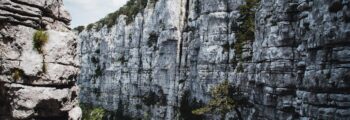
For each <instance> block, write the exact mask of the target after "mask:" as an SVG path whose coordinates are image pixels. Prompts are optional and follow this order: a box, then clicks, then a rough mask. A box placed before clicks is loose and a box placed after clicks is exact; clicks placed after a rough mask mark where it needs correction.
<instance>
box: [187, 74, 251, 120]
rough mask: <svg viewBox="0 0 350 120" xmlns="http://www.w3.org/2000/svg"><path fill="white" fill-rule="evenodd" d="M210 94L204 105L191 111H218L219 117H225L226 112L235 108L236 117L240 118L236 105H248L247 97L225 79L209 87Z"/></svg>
mask: <svg viewBox="0 0 350 120" xmlns="http://www.w3.org/2000/svg"><path fill="white" fill-rule="evenodd" d="M211 96H212V99H211V100H210V101H209V103H208V104H207V105H206V106H204V107H201V108H199V109H196V110H193V111H192V113H193V114H196V115H204V114H206V113H213V114H214V113H215V114H216V113H219V114H220V115H221V119H225V116H226V114H227V113H229V112H231V111H233V110H235V112H236V113H237V117H238V119H240V120H242V117H241V113H240V111H239V110H238V107H247V106H249V102H248V99H247V97H245V96H243V95H242V94H241V92H240V91H239V89H238V88H237V87H235V86H233V85H231V84H230V83H229V82H228V81H227V80H225V81H224V82H222V83H220V84H218V85H217V86H215V87H214V88H213V89H211Z"/></svg>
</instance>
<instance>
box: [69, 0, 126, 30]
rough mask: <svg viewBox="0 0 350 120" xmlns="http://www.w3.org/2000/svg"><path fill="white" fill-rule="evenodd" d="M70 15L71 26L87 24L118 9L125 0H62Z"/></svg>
mask: <svg viewBox="0 0 350 120" xmlns="http://www.w3.org/2000/svg"><path fill="white" fill-rule="evenodd" d="M63 2H64V7H65V8H66V10H67V11H68V12H69V13H70V15H71V17H72V22H71V27H72V28H74V27H76V26H79V25H87V24H89V23H93V22H96V21H98V20H100V19H101V18H103V17H105V16H106V15H107V14H108V13H111V12H114V11H116V10H118V9H119V8H120V7H121V6H123V5H124V4H125V3H126V2H127V0H63Z"/></svg>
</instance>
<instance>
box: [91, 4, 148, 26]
mask: <svg viewBox="0 0 350 120" xmlns="http://www.w3.org/2000/svg"><path fill="white" fill-rule="evenodd" d="M147 1H148V0H129V1H128V2H127V3H126V5H124V6H123V7H121V8H120V9H119V10H117V11H115V12H113V13H110V14H108V15H107V16H106V17H104V18H102V19H101V20H99V21H97V22H96V23H94V24H90V25H88V26H87V30H91V29H92V28H93V26H95V29H96V31H99V30H100V29H101V28H102V27H104V26H105V25H106V26H107V28H111V27H112V26H113V25H115V24H117V19H118V17H119V16H120V15H126V16H127V18H126V24H130V23H131V22H132V21H133V20H134V18H135V16H136V15H137V13H139V12H141V11H142V10H144V8H146V6H147Z"/></svg>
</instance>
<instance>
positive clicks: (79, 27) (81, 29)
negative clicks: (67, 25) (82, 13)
mask: <svg viewBox="0 0 350 120" xmlns="http://www.w3.org/2000/svg"><path fill="white" fill-rule="evenodd" d="M84 29H85V26H78V27H75V28H74V29H73V30H75V31H78V33H81V32H82V31H84Z"/></svg>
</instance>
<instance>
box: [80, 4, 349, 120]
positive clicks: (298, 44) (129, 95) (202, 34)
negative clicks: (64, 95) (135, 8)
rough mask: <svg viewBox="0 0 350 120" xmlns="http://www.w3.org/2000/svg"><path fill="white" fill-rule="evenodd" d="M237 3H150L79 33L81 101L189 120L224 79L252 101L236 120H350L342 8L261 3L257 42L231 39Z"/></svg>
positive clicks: (344, 6) (236, 25)
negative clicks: (132, 15) (129, 17)
mask: <svg viewBox="0 0 350 120" xmlns="http://www.w3.org/2000/svg"><path fill="white" fill-rule="evenodd" d="M242 5H246V2H245V1H244V0H158V1H157V2H156V3H154V1H153V0H152V1H149V2H148V4H147V7H146V8H145V9H144V10H143V11H142V12H140V13H139V14H137V15H136V16H135V18H134V20H133V22H131V23H130V24H127V22H126V21H125V18H126V17H127V16H123V15H122V16H119V18H118V19H117V23H116V25H115V26H113V27H111V28H107V27H106V26H105V27H103V28H102V29H98V30H96V29H91V30H85V31H83V32H81V33H80V34H79V39H80V40H81V44H80V46H81V57H82V59H81V62H82V63H81V70H82V71H81V75H80V77H79V84H80V86H81V96H80V100H81V101H82V102H83V103H87V104H92V105H95V106H102V107H104V108H106V109H108V110H110V111H118V110H119V111H120V110H123V113H124V115H129V116H132V117H139V118H144V119H148V118H153V119H178V118H185V119H188V118H192V119H193V118H194V117H193V116H191V115H190V116H189V115H188V114H190V113H189V112H190V110H187V109H191V108H194V107H196V106H199V105H200V104H201V103H202V102H204V103H206V102H207V101H208V100H209V99H210V96H209V91H210V88H212V86H214V85H216V84H217V83H219V82H221V81H224V80H229V81H230V82H231V83H232V84H234V85H236V86H239V87H240V88H241V90H242V91H243V92H244V93H245V95H246V96H248V97H249V102H251V103H253V107H251V108H240V111H242V117H243V118H244V119H252V120H255V119H268V120H271V119H281V120H282V119H283V120H284V119H344V120H345V119H350V82H349V80H350V19H349V18H350V13H349V11H350V1H349V0H314V1H310V0H270V1H269V0H261V1H260V3H259V5H258V6H257V7H256V9H255V10H256V13H255V39H254V40H245V41H239V40H238V38H237V36H238V35H237V31H239V30H240V28H241V27H242V26H243V27H244V25H243V24H244V22H243V21H244V19H241V18H242V17H244V16H245V15H244V14H242V12H241V11H240V6H242ZM252 9H254V8H252ZM247 38H248V37H247ZM238 48H239V49H238ZM184 93H186V94H184ZM186 110H187V113H184V112H186ZM234 114H235V113H234V112H233V113H230V115H227V116H226V117H227V118H230V117H233V118H234V116H235V115H234ZM197 117H198V116H197ZM206 117H207V118H208V119H214V118H211V117H218V116H210V115H208V116H206Z"/></svg>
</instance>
